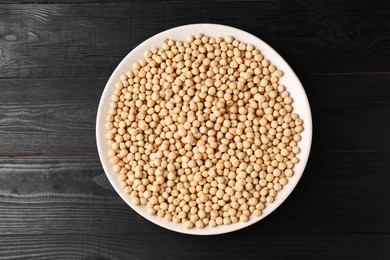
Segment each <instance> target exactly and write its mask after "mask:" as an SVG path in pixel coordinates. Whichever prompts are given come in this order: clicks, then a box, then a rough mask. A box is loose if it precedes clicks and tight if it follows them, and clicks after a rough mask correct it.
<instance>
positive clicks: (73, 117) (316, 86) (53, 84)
mask: <svg viewBox="0 0 390 260" xmlns="http://www.w3.org/2000/svg"><path fill="white" fill-rule="evenodd" d="M301 79H302V82H303V85H304V87H305V89H306V91H307V94H308V96H309V101H310V103H311V107H312V112H313V123H314V139H313V150H314V151H346V150H347V151H348V150H349V151H350V150H360V151H363V150H364V151H368V150H369V151H387V152H388V151H389V149H390V121H389V120H384V118H389V116H390V93H389V91H388V86H389V84H390V76H388V75H366V76H354V77H350V76H343V75H338V76H326V75H314V76H309V75H305V76H303V77H302V78H301ZM105 83H106V79H93V78H84V79H0V88H1V95H0V133H1V135H0V143H1V146H0V154H10V155H12V154H13V155H15V154H61V153H92V154H96V142H95V117H96V110H97V106H98V102H99V99H100V95H101V93H102V91H103V88H104V85H105ZM368 89H369V91H367V90H368Z"/></svg>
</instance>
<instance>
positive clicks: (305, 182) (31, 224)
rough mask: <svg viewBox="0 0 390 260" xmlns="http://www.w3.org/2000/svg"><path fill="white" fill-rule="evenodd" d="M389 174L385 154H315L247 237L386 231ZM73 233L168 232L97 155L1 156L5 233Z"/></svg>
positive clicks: (0, 225)
mask: <svg viewBox="0 0 390 260" xmlns="http://www.w3.org/2000/svg"><path fill="white" fill-rule="evenodd" d="M389 171H390V164H389V163H388V154H383V153H379V154H360V153H351V154H327V153H314V154H312V156H311V159H310V161H309V165H308V167H307V169H306V171H305V173H304V175H303V177H302V179H301V181H300V183H299V184H298V186H297V188H296V190H294V192H293V193H292V194H291V196H290V197H289V198H288V199H287V201H286V202H285V203H284V204H283V205H282V206H281V207H280V208H278V209H277V210H276V211H275V212H273V213H272V214H271V215H270V216H268V217H267V218H265V219H264V220H262V221H261V222H259V223H258V224H255V225H253V226H251V227H248V228H246V229H245V230H244V231H243V233H242V234H243V235H244V234H247V235H252V236H254V235H255V234H271V235H272V234H274V233H288V234H297V233H305V234H318V233H330V234H336V233H349V234H350V233H355V232H360V233H378V234H379V233H383V234H385V233H386V234H388V233H390V222H389V219H390V209H389V207H388V201H387V198H389V197H390V190H389V189H388V187H387V186H386V185H384V183H388V182H390V176H389V174H388V172H389ZM69 233H73V234H85V233H90V234H99V235H102V234H110V235H115V234H116V235H124V234H127V233H133V234H142V233H153V234H165V233H166V231H164V229H162V228H160V227H157V226H156V225H154V224H152V223H150V222H148V221H146V220H145V219H143V218H142V217H141V216H139V215H138V214H137V213H135V212H134V211H133V210H132V209H131V208H130V207H128V206H127V205H126V204H125V203H124V202H123V201H122V200H121V199H120V197H119V196H118V195H117V194H116V192H115V191H114V190H113V189H112V187H111V185H110V183H109V182H108V180H107V179H106V177H105V175H104V172H103V170H102V168H101V166H100V162H99V160H98V158H96V157H81V156H78V157H37V156H34V157H10V158H7V157H0V235H1V234H3V235H4V234H7V235H10V236H19V235H28V234H31V235H41V234H47V235H49V234H51V235H55V234H69ZM0 244H1V243H0ZM0 251H1V250H0Z"/></svg>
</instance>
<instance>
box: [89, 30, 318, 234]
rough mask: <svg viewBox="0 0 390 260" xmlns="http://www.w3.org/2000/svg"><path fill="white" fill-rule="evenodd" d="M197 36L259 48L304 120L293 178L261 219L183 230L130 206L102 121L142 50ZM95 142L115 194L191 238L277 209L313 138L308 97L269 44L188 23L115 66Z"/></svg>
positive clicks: (228, 229) (219, 231) (240, 224)
mask: <svg viewBox="0 0 390 260" xmlns="http://www.w3.org/2000/svg"><path fill="white" fill-rule="evenodd" d="M196 33H203V34H205V35H207V36H210V37H217V36H221V37H225V36H229V35H231V36H233V37H234V38H236V39H238V40H240V41H242V42H245V43H247V44H253V45H254V46H255V47H256V48H258V49H259V50H260V51H261V53H262V54H263V55H264V57H265V58H267V59H269V60H270V61H271V64H274V65H275V66H276V67H277V68H279V69H281V70H282V71H283V72H284V76H283V77H282V78H281V79H280V83H281V84H284V85H285V86H286V89H287V90H288V91H289V92H290V94H291V97H292V98H293V100H294V102H293V107H294V112H295V113H298V114H299V115H300V117H301V118H302V119H303V121H304V131H303V132H302V133H301V137H302V140H301V141H300V142H299V147H300V148H301V153H300V154H299V155H298V158H299V160H300V161H299V163H298V164H296V165H295V167H294V176H293V177H291V178H290V179H289V183H288V184H287V185H286V186H285V187H284V188H283V189H282V190H281V191H279V192H278V194H277V196H276V198H275V201H274V202H273V203H267V204H266V208H265V209H264V210H263V214H262V216H260V217H255V216H251V218H250V220H249V221H248V222H246V223H243V222H237V223H235V224H231V225H222V226H218V227H215V228H211V227H206V228H204V229H197V228H193V229H186V228H184V226H183V224H175V223H172V222H167V221H165V220H164V219H162V218H160V217H158V216H151V215H149V214H148V213H147V211H146V207H145V206H134V205H132V203H131V199H130V195H128V194H126V193H125V192H124V191H123V190H122V189H121V188H120V187H119V178H118V177H119V176H118V174H117V173H115V172H114V171H113V165H112V163H111V162H110V158H109V156H108V154H107V152H108V150H109V145H108V144H107V143H106V140H105V133H106V129H105V118H106V115H107V114H108V110H109V104H110V97H111V94H112V93H113V92H114V90H115V83H116V82H117V81H118V80H119V77H120V76H121V75H122V74H124V73H126V72H127V71H128V70H130V69H131V68H132V64H133V63H134V62H136V61H138V60H139V59H141V58H142V57H143V53H144V51H145V50H149V49H151V48H152V47H160V46H161V44H162V43H163V40H164V39H165V38H171V39H174V40H181V41H185V39H186V36H188V35H195V34H196ZM96 139H97V147H98V151H99V156H100V160H101V162H102V165H103V168H104V171H105V172H106V175H107V177H108V179H109V180H110V182H111V184H112V186H113V187H114V188H115V190H116V192H117V193H118V194H119V195H120V196H121V197H122V199H123V200H124V201H125V202H126V203H127V204H128V205H129V206H130V207H131V208H132V209H133V210H135V211H136V212H137V213H138V214H140V215H141V216H143V217H144V218H146V219H148V220H149V221H151V222H153V223H155V224H157V225H159V226H161V227H164V228H166V229H170V230H173V231H177V232H181V233H186V234H193V235H215V234H222V233H227V232H232V231H235V230H238V229H242V228H244V227H247V226H249V225H252V224H254V223H256V222H257V221H259V220H261V219H263V218H265V217H266V216H268V215H269V214H270V213H271V212H272V211H274V210H275V209H276V208H277V207H279V205H280V204H281V203H282V202H283V201H284V200H285V199H286V198H287V197H288V196H289V195H290V193H291V192H292V191H293V189H294V188H295V186H296V185H297V183H298V181H299V179H300V178H301V176H302V173H303V170H304V168H305V166H306V162H307V160H308V157H309V152H310V146H311V139H312V120H311V113H310V106H309V102H308V100H307V96H306V93H305V91H304V89H303V87H302V84H301V82H300V81H299V79H298V77H297V76H296V75H295V73H294V71H293V70H292V69H291V68H290V66H289V65H288V64H287V62H286V61H285V60H284V59H283V58H282V57H281V56H280V55H279V54H278V53H277V52H276V51H275V50H274V49H272V48H271V47H270V46H269V45H268V44H266V43H265V42H263V41H262V40H260V39H259V38H257V37H256V36H254V35H252V34H250V33H247V32H245V31H242V30H239V29H236V28H233V27H229V26H225V25H219V24H191V25H185V26H180V27H176V28H173V29H170V30H167V31H164V32H161V33H159V34H157V35H155V36H153V37H151V38H149V39H147V40H146V41H144V42H143V43H141V44H140V45H138V46H137V47H136V48H135V49H134V50H132V51H131V52H130V53H129V54H128V55H127V56H126V57H125V58H124V59H123V60H122V61H121V63H120V64H119V65H118V67H117V68H116V69H115V71H114V72H113V73H112V75H111V77H110V79H109V80H108V82H107V85H106V87H105V89H104V91H103V94H102V97H101V100H100V104H99V109H98V113H97V120H96Z"/></svg>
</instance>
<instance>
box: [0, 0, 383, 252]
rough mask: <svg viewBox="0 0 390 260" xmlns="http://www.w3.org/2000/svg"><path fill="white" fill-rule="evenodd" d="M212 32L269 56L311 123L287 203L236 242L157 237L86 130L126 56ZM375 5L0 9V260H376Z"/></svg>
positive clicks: (378, 26) (13, 0)
mask: <svg viewBox="0 0 390 260" xmlns="http://www.w3.org/2000/svg"><path fill="white" fill-rule="evenodd" d="M200 22H209V23H222V24H226V25H230V26H234V27H238V28H241V29H243V30H246V31H248V32H250V33H252V34H254V35H256V36H258V37H260V38H261V39H263V40H264V41H266V42H267V43H269V44H270V45H271V46H273V47H274V48H275V49H276V50H277V51H278V52H279V53H280V54H281V55H282V56H283V57H284V58H285V59H286V60H287V62H288V63H289V64H290V65H291V66H292V68H293V69H294V70H295V71H296V73H297V74H298V76H299V78H300V79H301V81H302V83H303V85H304V87H305V90H306V92H307V94H308V97H309V101H310V104H311V107H312V112H313V124H314V139H313V147H312V153H311V156H310V160H309V163H308V166H307V168H306V170H305V173H304V175H303V178H302V179H301V181H300V183H299V185H298V186H297V188H296V190H295V191H294V192H293V193H292V195H291V196H290V197H289V198H288V199H287V201H286V202H285V203H284V204H283V205H282V206H281V207H280V208H278V209H277V210H276V211H275V212H274V213H272V214H271V215H270V216H269V217H267V218H265V219H264V220H262V221H260V222H259V223H257V224H255V225H253V226H251V227H249V228H246V229H244V230H241V231H237V232H234V233H230V234H226V235H219V236H211V237H199V236H190V235H182V234H178V233H174V232H171V231H167V230H164V229H162V228H160V227H158V226H156V225H154V224H152V223H150V222H148V221H146V220H145V219H143V218H142V217H141V216H139V215H138V214H136V213H135V212H134V211H133V210H132V209H131V208H129V207H128V206H127V205H126V204H125V203H124V202H123V201H122V200H121V199H120V198H119V196H118V195H117V194H116V193H115V191H114V190H113V188H112V187H111V185H110V183H109V182H108V180H107V179H106V177H105V174H104V172H103V169H102V167H101V164H100V161H99V158H98V155H97V150H96V142H95V117H96V110H97V106H98V102H99V98H100V95H101V93H102V91H103V88H104V86H105V83H106V81H107V79H108V77H109V76H110V74H111V72H112V71H113V69H114V68H115V67H116V65H117V64H118V63H119V61H120V60H121V59H122V58H123V57H124V56H125V55H126V54H127V53H128V52H129V51H130V50H131V49H132V48H133V47H135V46H136V45H137V44H139V43H140V42H142V41H143V40H145V39H147V38H148V37H150V36H152V35H154V34H156V33H158V32H160V31H162V30H165V29H168V28H171V27H175V26H178V25H183V24H189V23H200ZM389 119H390V4H389V2H388V1H343V2H342V1H309V0H307V1H297V2H295V3H294V4H293V3H290V2H287V1H281V0H273V1H259V2H257V1H240V2H238V1H216V2H195V1H193V2H187V1H172V2H170V1H165V2H155V1H153V2H149V1H148V2H127V1H120V0H117V1H115V0H111V1H110V0H83V1H77V3H76V1H72V0H60V1H55V0H24V1H23V0H5V1H4V0H3V1H1V3H0V259H19V258H23V259H62V258H76V259H79V258H81V259H390V207H389V206H390V202H389V199H390V184H389V183H390V120H389Z"/></svg>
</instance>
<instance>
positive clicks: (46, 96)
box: [0, 79, 105, 154]
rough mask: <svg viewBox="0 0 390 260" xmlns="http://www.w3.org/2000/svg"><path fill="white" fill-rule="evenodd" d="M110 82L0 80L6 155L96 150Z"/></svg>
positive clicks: (0, 128) (0, 118) (0, 137)
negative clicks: (98, 123)
mask: <svg viewBox="0 0 390 260" xmlns="http://www.w3.org/2000/svg"><path fill="white" fill-rule="evenodd" d="M104 85H105V80H99V79H77V80H60V79H23V80H14V79H9V80H0V86H1V95H0V132H1V135H0V140H1V144H2V145H1V148H0V151H1V152H0V153H1V154H15V153H18V154H32V153H33V154H36V153H38V154H45V153H70V152H72V153H78V152H84V153H85V152H93V153H95V151H96V142H95V118H96V110H97V106H98V102H99V99H100V95H101V92H102V90H103V88H104Z"/></svg>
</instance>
